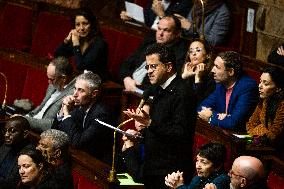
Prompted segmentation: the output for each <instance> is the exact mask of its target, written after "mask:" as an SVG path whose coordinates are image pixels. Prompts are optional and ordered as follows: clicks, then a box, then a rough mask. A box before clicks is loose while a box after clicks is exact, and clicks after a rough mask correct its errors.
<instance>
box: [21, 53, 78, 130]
mask: <svg viewBox="0 0 284 189" xmlns="http://www.w3.org/2000/svg"><path fill="white" fill-rule="evenodd" d="M73 76H74V75H73V68H72V65H71V64H69V62H68V59H66V58H64V57H57V58H55V59H53V60H52V61H51V62H50V63H49V65H48V67H47V77H48V83H49V85H48V88H47V91H46V95H45V97H44V99H43V101H42V102H41V104H40V105H39V106H38V107H37V108H35V109H34V110H33V111H31V112H30V113H28V114H27V115H25V118H26V119H27V120H28V121H29V123H30V126H31V128H32V130H34V131H36V132H40V133H41V132H42V131H45V130H47V129H50V128H51V125H52V123H53V120H54V118H55V117H56V114H57V113H58V112H59V110H60V108H61V103H62V99H63V97H65V96H67V95H70V94H72V93H73V91H74V84H75V79H74V77H73Z"/></svg>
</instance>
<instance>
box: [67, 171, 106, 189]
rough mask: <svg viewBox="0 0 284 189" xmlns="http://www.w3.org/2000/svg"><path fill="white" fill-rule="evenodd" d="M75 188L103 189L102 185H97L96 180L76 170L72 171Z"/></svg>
mask: <svg viewBox="0 0 284 189" xmlns="http://www.w3.org/2000/svg"><path fill="white" fill-rule="evenodd" d="M72 175H73V182H74V189H103V187H102V186H100V185H96V183H95V182H92V181H91V180H88V179H87V178H86V177H84V176H82V175H80V174H79V173H78V172H76V171H75V170H73V171H72Z"/></svg>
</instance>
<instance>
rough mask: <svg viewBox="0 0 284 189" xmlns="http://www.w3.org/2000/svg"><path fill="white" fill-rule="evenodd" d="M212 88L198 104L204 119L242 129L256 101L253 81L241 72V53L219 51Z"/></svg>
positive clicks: (255, 86)
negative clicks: (212, 90)
mask: <svg viewBox="0 0 284 189" xmlns="http://www.w3.org/2000/svg"><path fill="white" fill-rule="evenodd" d="M212 72H213V74H214V80H215V82H216V83H217V84H216V88H215V91H214V92H213V93H212V94H211V95H209V96H208V97H207V98H206V99H204V100H203V102H202V103H201V104H200V107H199V108H198V111H199V112H198V115H199V117H200V118H201V119H203V120H204V121H207V122H208V123H210V124H212V125H214V126H218V127H221V128H224V129H232V130H237V131H244V130H245V128H246V127H245V123H246V122H247V121H248V119H249V117H250V116H251V114H252V113H253V111H254V109H255V107H256V105H257V102H258V87H257V84H256V81H254V80H253V79H252V78H251V77H249V76H248V75H246V74H244V73H243V70H242V62H241V57H240V54H238V53H236V52H233V51H227V52H223V53H220V54H219V55H218V56H217V58H216V59H215V61H214V67H213V68H212Z"/></svg>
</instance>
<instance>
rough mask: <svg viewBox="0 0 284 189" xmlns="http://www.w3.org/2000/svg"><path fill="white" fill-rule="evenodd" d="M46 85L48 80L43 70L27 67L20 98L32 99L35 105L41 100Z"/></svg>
mask: <svg viewBox="0 0 284 189" xmlns="http://www.w3.org/2000/svg"><path fill="white" fill-rule="evenodd" d="M47 85H48V81H47V77H46V71H45V70H40V69H35V68H28V70H27V77H26V79H25V83H24V88H23V92H22V97H21V98H22V99H26V98H27V99H30V100H32V102H33V103H34V106H35V107H36V106H38V105H39V104H40V103H41V101H42V100H43V98H44V96H45V92H46V89H47Z"/></svg>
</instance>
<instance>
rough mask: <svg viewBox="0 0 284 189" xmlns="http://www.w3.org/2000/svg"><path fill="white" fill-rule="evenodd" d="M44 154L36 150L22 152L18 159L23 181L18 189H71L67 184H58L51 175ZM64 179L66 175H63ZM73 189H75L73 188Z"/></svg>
mask: <svg viewBox="0 0 284 189" xmlns="http://www.w3.org/2000/svg"><path fill="white" fill-rule="evenodd" d="M47 166H48V165H47V162H46V161H45V159H44V157H43V156H42V153H41V152H40V151H38V150H35V149H30V150H26V151H24V152H22V153H21V154H20V155H19V157H18V167H19V174H20V177H21V180H20V182H19V184H18V185H17V187H16V188H17V189H70V187H69V186H70V185H69V184H67V183H66V182H58V181H57V180H56V179H54V177H53V176H52V175H51V174H50V173H49V171H48V170H49V168H48V167H47ZM61 176H62V177H64V174H62V175H61ZM72 188H73V187H72ZM72 188H71V189H72Z"/></svg>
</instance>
